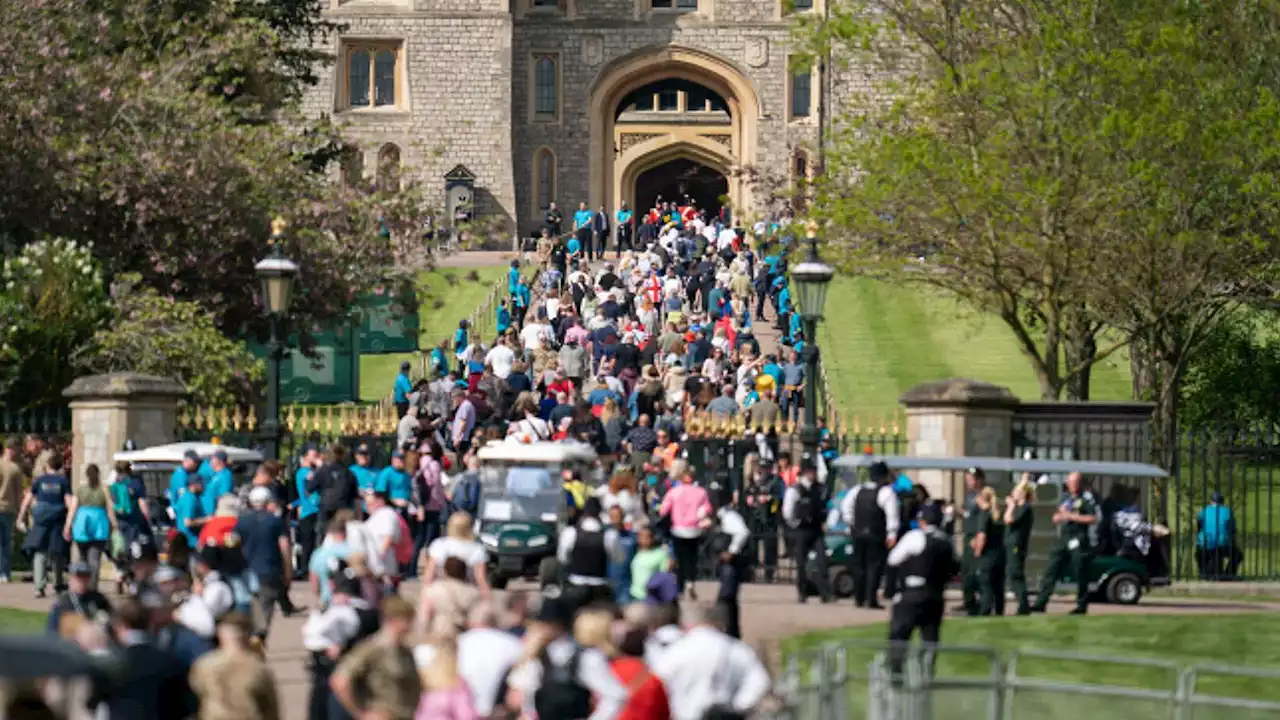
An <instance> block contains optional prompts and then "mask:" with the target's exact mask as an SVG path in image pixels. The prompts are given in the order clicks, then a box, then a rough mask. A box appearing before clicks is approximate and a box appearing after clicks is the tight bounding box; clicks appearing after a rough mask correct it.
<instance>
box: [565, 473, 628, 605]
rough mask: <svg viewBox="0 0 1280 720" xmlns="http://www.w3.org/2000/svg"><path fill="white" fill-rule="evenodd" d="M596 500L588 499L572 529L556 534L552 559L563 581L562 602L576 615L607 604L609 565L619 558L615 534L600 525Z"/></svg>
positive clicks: (611, 594)
mask: <svg viewBox="0 0 1280 720" xmlns="http://www.w3.org/2000/svg"><path fill="white" fill-rule="evenodd" d="M600 513H601V507H600V499H599V498H596V497H589V498H587V499H586V501H585V502H584V503H583V504H582V515H581V516H580V517H579V519H578V522H577V524H576V525H575V526H573V527H569V528H565V529H564V530H563V531H561V533H560V539H559V546H558V547H557V550H556V557H557V559H558V560H559V561H560V563H561V566H562V567H563V568H564V574H565V579H566V581H567V584H566V587H565V590H566V591H567V593H568V594H567V597H566V598H565V600H566V602H568V603H569V605H570V606H571V607H572V608H573V609H574V611H575V612H576V611H577V610H578V609H580V608H583V607H586V606H587V605H590V604H592V603H595V602H609V601H610V600H612V598H613V586H612V585H610V583H609V561H610V559H617V558H619V557H620V553H619V549H618V531H617V530H614V529H613V528H610V527H605V525H604V523H602V522H601V521H600Z"/></svg>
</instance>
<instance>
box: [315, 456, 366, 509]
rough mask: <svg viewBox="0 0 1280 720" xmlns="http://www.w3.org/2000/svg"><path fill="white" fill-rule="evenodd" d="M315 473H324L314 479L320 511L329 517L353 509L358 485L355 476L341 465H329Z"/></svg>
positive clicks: (357, 493)
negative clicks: (340, 511)
mask: <svg viewBox="0 0 1280 720" xmlns="http://www.w3.org/2000/svg"><path fill="white" fill-rule="evenodd" d="M315 472H316V473H324V475H323V476H321V477H317V478H316V486H317V487H318V488H319V490H320V510H321V511H323V512H324V514H325V515H326V516H331V515H333V514H334V513H336V512H337V511H339V510H343V509H348V508H352V507H355V504H356V500H357V496H358V495H359V485H357V484H356V478H355V475H353V474H352V473H351V470H349V469H347V468H346V467H344V466H342V465H337V464H334V463H329V464H327V465H324V466H322V467H321V468H320V469H319V470H316V471H315Z"/></svg>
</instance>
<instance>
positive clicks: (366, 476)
mask: <svg viewBox="0 0 1280 720" xmlns="http://www.w3.org/2000/svg"><path fill="white" fill-rule="evenodd" d="M355 457H356V461H355V463H354V464H353V465H351V467H349V468H347V469H348V470H350V471H351V474H352V475H353V476H355V479H356V486H357V487H359V488H360V493H361V494H364V491H366V490H369V489H372V488H373V487H374V485H375V483H374V481H375V480H376V479H377V477H378V471H377V470H375V469H374V468H373V467H372V466H371V465H370V463H369V446H368V445H361V446H360V447H358V448H356V452H355Z"/></svg>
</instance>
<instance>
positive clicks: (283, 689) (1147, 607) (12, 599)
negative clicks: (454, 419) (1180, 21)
mask: <svg viewBox="0 0 1280 720" xmlns="http://www.w3.org/2000/svg"><path fill="white" fill-rule="evenodd" d="M417 587H418V586H417V584H416V583H410V584H407V585H406V586H405V589H404V590H403V591H402V594H404V596H405V597H407V598H416V591H417ZM715 589H716V588H715V584H714V583H710V582H701V583H698V593H699V595H700V596H701V597H703V598H706V599H713V598H714V597H715V594H714V593H715ZM292 594H293V598H294V600H295V602H297V603H298V604H299V605H301V606H312V607H314V606H315V598H314V597H312V596H311V594H310V592H309V591H308V590H306V589H305V586H304V585H301V584H298V585H295V586H294V590H293V593H292ZM49 605H50V601H49V600H36V599H34V598H33V597H32V595H31V586H30V585H27V584H15V585H0V607H5V608H18V609H25V610H39V611H44V610H46V609H48V607H49ZM1052 609H1053V612H1055V613H1065V612H1066V611H1067V610H1069V609H1070V604H1069V603H1057V602H1055V603H1054V605H1053V606H1052ZM1091 611H1093V612H1094V613H1096V614H1099V615H1110V614H1138V615H1143V614H1151V613H1180V614H1221V613H1227V612H1275V611H1280V601H1277V602H1276V603H1261V602H1255V603H1243V602H1229V601H1213V600H1202V599H1169V600H1163V599H1162V600H1152V601H1144V602H1143V604H1142V605H1139V606H1136V607H1119V606H1108V605H1095V606H1093V607H1092V608H1091ZM303 620H304V617H303V616H295V617H292V618H279V619H277V621H276V622H275V624H274V625H273V626H272V628H271V637H270V644H269V648H268V652H267V658H268V661H269V662H270V663H271V667H272V670H273V671H274V672H275V675H276V680H277V682H278V684H279V687H280V693H281V700H282V706H283V707H284V715H283V720H304V718H305V717H306V702H307V695H308V692H309V690H310V677H309V676H308V674H307V670H306V661H307V653H306V651H304V650H303V648H302V623H303ZM885 620H887V613H886V612H885V611H874V610H860V609H857V608H854V607H853V604H852V602H850V601H843V602H840V603H836V604H832V605H821V604H818V603H816V602H812V601H811V602H810V603H809V604H807V605H798V604H797V603H796V601H795V590H794V589H793V588H791V587H790V586H787V585H748V586H746V587H745V588H743V592H742V626H743V629H744V631H745V633H746V636H745V638H744V639H745V640H746V641H747V642H749V643H751V644H752V646H754V647H756V648H757V649H761V650H763V651H764V652H765V653H766V655H767V656H768V658H769V660H770V664H771V665H773V666H774V667H776V666H777V661H778V653H777V648H778V642H779V641H780V640H781V639H783V638H786V637H790V636H792V635H796V634H800V633H805V632H810V631H813V630H825V629H832V628H838V627H852V626H858V625H870V624H874V623H879V622H884V621H885ZM953 622H965V621H964V620H963V619H956V620H954V621H953ZM1011 622H1012V621H1011Z"/></svg>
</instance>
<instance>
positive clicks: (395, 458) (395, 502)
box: [373, 450, 413, 511]
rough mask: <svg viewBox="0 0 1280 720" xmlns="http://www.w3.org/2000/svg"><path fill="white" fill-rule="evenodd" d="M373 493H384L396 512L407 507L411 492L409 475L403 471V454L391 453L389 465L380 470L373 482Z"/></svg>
mask: <svg viewBox="0 0 1280 720" xmlns="http://www.w3.org/2000/svg"><path fill="white" fill-rule="evenodd" d="M373 489H374V491H375V492H380V493H386V494H387V497H388V498H389V499H390V500H391V504H392V506H394V507H395V508H396V509H397V510H401V511H403V510H405V509H407V508H408V507H409V498H410V496H411V495H412V492H413V484H412V483H411V482H410V478H409V473H407V472H405V471H404V453H402V452H400V451H399V450H396V451H395V452H393V453H391V465H390V466H389V467H385V468H382V471H381V472H379V473H378V477H377V479H375V480H374V482H373Z"/></svg>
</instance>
